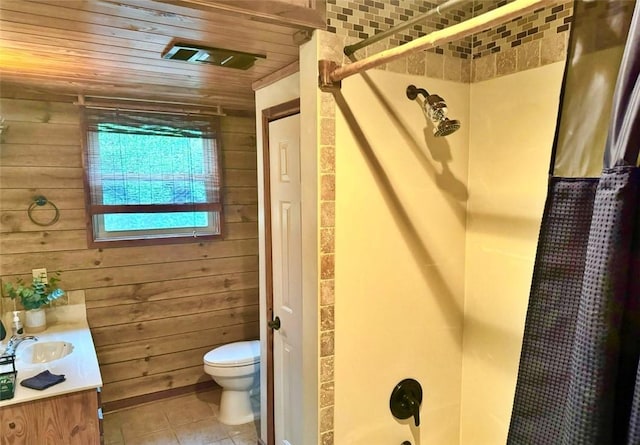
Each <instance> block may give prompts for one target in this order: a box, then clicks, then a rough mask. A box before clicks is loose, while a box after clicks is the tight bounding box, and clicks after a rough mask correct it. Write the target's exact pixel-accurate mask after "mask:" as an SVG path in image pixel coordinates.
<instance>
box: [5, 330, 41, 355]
mask: <svg viewBox="0 0 640 445" xmlns="http://www.w3.org/2000/svg"><path fill="white" fill-rule="evenodd" d="M25 340H33V341H38V337H34V336H33V335H22V336H18V335H12V336H11V338H10V339H9V343H7V349H6V350H5V351H4V353H5V355H15V354H16V349H18V346H19V345H20V343H22V342H23V341H25Z"/></svg>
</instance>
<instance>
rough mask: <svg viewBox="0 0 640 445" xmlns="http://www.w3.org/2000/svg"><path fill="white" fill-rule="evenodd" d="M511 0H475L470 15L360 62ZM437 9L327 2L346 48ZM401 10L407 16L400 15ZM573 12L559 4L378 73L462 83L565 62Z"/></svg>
mask: <svg viewBox="0 0 640 445" xmlns="http://www.w3.org/2000/svg"><path fill="white" fill-rule="evenodd" d="M511 1H513V0H501V1H478V0H476V1H472V2H470V6H469V8H468V10H467V11H462V12H460V11H453V12H451V13H450V16H449V17H444V18H443V17H440V18H438V19H434V20H432V21H430V22H429V23H427V24H426V25H425V26H423V28H422V29H420V30H417V29H414V30H411V31H412V34H411V35H396V36H393V37H392V38H389V39H385V40H382V41H380V42H376V43H374V44H372V45H370V46H368V47H366V48H363V49H362V50H359V51H358V52H356V58H363V57H365V56H367V55H371V54H375V53H378V52H380V51H383V50H385V49H388V48H391V47H395V46H398V45H400V44H402V43H406V42H407V41H409V40H412V39H413V38H416V37H419V35H421V34H422V35H424V32H425V31H426V32H430V31H432V30H434V29H441V28H442V27H444V26H448V25H449V24H451V23H457V22H459V21H462V20H465V19H466V18H468V17H469V16H473V15H478V14H482V13H485V12H487V11H489V10H492V9H495V8H497V7H500V6H503V5H505V4H507V3H509V2H511ZM434 6H435V4H433V3H430V2H425V1H416V0H383V1H375V0H328V2H327V17H328V19H327V22H328V24H329V25H328V28H329V30H330V31H333V32H335V33H336V34H337V35H338V36H340V37H342V38H343V39H344V41H345V44H352V43H355V42H358V41H360V40H361V39H362V37H361V36H364V35H372V34H375V33H376V32H380V30H381V29H387V28H389V27H390V26H393V25H392V24H391V23H392V22H393V23H394V24H396V23H400V22H401V21H404V20H400V15H402V16H403V17H408V18H409V19H410V18H411V17H412V16H410V14H409V13H407V12H406V11H413V16H415V15H417V11H423V12H424V11H426V10H428V9H429V8H431V7H434ZM402 11H404V12H405V14H400V12H402ZM423 12H420V13H423ZM572 12H573V1H572V0H560V1H559V2H558V3H554V4H552V5H550V6H547V7H545V8H540V9H538V10H536V11H534V12H533V13H532V14H528V15H527V16H523V17H518V18H516V19H513V20H511V21H510V22H508V23H505V24H503V25H501V26H499V27H495V28H493V29H490V30H488V31H485V32H482V33H478V34H476V35H474V36H472V37H468V38H466V39H464V40H463V41H458V42H453V43H450V44H448V45H447V46H446V47H444V48H435V49H431V50H427V51H424V52H422V53H419V54H416V55H411V56H409V57H407V58H406V60H397V61H394V62H391V63H389V64H387V65H385V66H382V67H380V68H379V69H386V70H389V71H394V72H399V73H408V74H416V75H425V76H428V77H434V78H439V79H445V80H453V81H458V82H479V81H482V80H487V79H490V78H492V77H497V76H502V75H507V74H512V73H515V72H518V71H522V70H526V69H531V68H535V67H538V66H542V65H546V64H549V63H553V62H558V61H562V60H564V59H565V57H566V48H567V40H568V35H569V32H568V31H569V28H570V26H571V18H572ZM363 16H364V19H363ZM338 17H339V18H338ZM367 20H368V22H367ZM356 22H360V23H365V22H366V23H368V27H367V26H365V25H361V27H362V31H360V27H358V28H357V30H356V29H354V26H355V23H356ZM372 24H374V25H373V26H372ZM482 59H485V60H482ZM470 61H471V63H469V62H470ZM345 63H348V61H345Z"/></svg>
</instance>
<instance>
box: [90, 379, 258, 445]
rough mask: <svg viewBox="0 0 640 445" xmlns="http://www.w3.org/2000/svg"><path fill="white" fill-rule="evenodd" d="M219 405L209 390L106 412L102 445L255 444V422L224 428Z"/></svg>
mask: <svg viewBox="0 0 640 445" xmlns="http://www.w3.org/2000/svg"><path fill="white" fill-rule="evenodd" d="M219 403H220V390H213V391H207V392H201V393H198V394H188V395H184V396H180V397H174V398H170V399H163V400H159V401H156V402H151V403H147V404H144V405H140V406H136V407H132V408H127V409H124V410H120V411H115V412H111V413H106V414H105V416H104V423H103V426H104V439H105V445H256V444H257V442H258V434H257V432H258V430H259V428H260V426H259V421H256V422H252V423H247V424H244V425H237V426H229V425H224V424H222V423H220V422H218V420H217V414H218V406H219Z"/></svg>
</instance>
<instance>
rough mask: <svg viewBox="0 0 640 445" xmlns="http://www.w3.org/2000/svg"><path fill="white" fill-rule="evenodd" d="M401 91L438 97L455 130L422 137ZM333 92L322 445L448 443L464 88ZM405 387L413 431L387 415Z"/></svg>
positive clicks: (443, 84) (396, 81)
mask: <svg viewBox="0 0 640 445" xmlns="http://www.w3.org/2000/svg"><path fill="white" fill-rule="evenodd" d="M409 84H415V85H416V86H418V87H422V88H426V89H428V90H429V91H430V92H433V93H438V94H439V95H441V96H442V97H444V98H445V99H446V101H447V103H448V105H449V109H450V111H451V117H453V118H457V119H460V120H461V121H462V122H463V123H464V125H463V127H462V128H461V130H459V131H458V132H456V133H455V134H453V135H452V136H450V137H448V138H446V139H443V138H439V139H434V138H433V136H432V135H430V134H428V133H427V134H426V135H425V127H426V126H427V125H426V121H425V118H424V115H423V114H422V111H421V110H420V108H419V105H418V103H417V102H415V101H410V100H409V99H408V98H407V97H406V95H405V90H406V87H407V86H408V85H409ZM341 92H342V95H343V96H344V103H346V106H347V107H348V108H349V109H350V112H347V113H345V112H344V111H345V110H344V109H342V110H341V105H340V103H341V100H339V99H338V101H337V102H338V105H337V107H336V193H337V195H336V225H335V227H336V228H335V230H336V233H335V248H336V265H335V268H336V269H335V293H336V309H335V310H336V316H335V317H336V320H335V321H336V330H335V356H336V358H335V408H334V409H335V411H334V426H335V438H334V443H335V444H338V445H347V444H371V443H376V444H393V445H398V444H400V443H402V441H404V440H410V441H411V443H412V444H438V445H450V444H457V443H458V437H459V422H460V400H461V394H460V389H461V377H462V324H463V294H464V267H465V265H464V249H465V226H466V221H465V214H466V212H465V207H466V202H465V193H466V178H467V156H468V150H467V145H468V138H469V125H468V122H469V85H468V84H462V83H455V82H447V81H443V80H429V79H426V78H424V77H419V76H410V75H404V74H395V73H390V72H386V71H376V70H374V71H369V72H368V73H367V74H365V75H363V76H354V77H352V78H349V79H346V80H345V81H343V84H342V89H341ZM350 113H352V114H353V118H354V119H355V120H356V121H357V122H355V123H353V124H354V125H355V127H356V128H357V129H358V130H357V131H356V132H353V131H352V128H350V126H349V122H348V120H349V119H350V118H351V117H350V116H349V114H350ZM345 117H346V118H345ZM359 131H361V132H362V134H358V132H359ZM430 131H431V130H430V129H429V128H427V132H430ZM408 377H411V378H414V379H416V380H418V381H419V382H420V383H421V384H422V387H423V391H424V401H423V404H422V410H421V414H422V423H421V426H420V428H415V427H413V426H411V422H410V421H409V420H407V421H397V420H395V419H394V418H393V416H392V415H391V413H390V411H389V397H390V395H391V391H392V389H393V388H394V386H395V385H396V384H397V383H398V382H400V381H401V380H402V379H404V378H408Z"/></svg>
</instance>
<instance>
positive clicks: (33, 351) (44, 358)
mask: <svg viewBox="0 0 640 445" xmlns="http://www.w3.org/2000/svg"><path fill="white" fill-rule="evenodd" d="M25 346H26V345H22V347H21V348H20V349H22V351H20V354H19V356H20V359H21V360H22V361H23V362H25V363H47V362H52V361H54V360H58V359H61V358H62V357H66V356H67V355H69V354H71V352H72V351H73V344H71V343H69V342H66V341H45V342H36V343H32V344H30V345H29V346H26V347H25Z"/></svg>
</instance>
